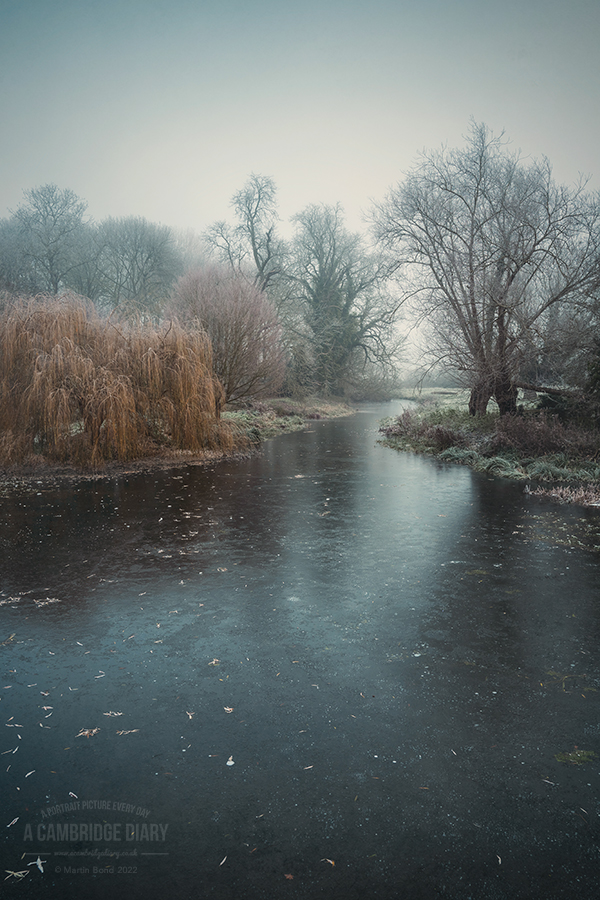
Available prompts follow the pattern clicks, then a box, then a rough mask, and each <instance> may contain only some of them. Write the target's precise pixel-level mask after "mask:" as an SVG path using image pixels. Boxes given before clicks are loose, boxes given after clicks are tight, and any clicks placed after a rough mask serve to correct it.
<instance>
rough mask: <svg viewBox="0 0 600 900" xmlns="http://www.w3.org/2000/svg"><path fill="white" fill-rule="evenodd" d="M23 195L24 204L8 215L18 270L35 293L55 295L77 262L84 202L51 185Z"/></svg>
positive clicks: (67, 279)
mask: <svg viewBox="0 0 600 900" xmlns="http://www.w3.org/2000/svg"><path fill="white" fill-rule="evenodd" d="M24 196H25V200H26V202H25V203H24V204H23V205H21V206H19V207H18V208H17V209H16V210H15V211H14V212H13V213H12V216H13V220H14V223H15V225H16V228H17V229H18V234H19V251H20V258H21V269H22V271H23V272H26V275H25V276H24V277H25V278H26V280H28V281H29V283H30V285H32V284H34V285H35V289H36V290H38V291H47V292H48V293H51V294H54V295H56V294H58V292H59V290H61V289H62V288H64V287H65V286H68V282H69V278H70V276H71V275H72V273H73V272H74V270H75V269H77V267H78V266H79V264H80V262H81V259H80V256H79V253H78V246H79V244H80V239H81V234H82V232H83V230H84V221H83V215H84V213H85V211H86V209H87V203H86V202H85V200H81V199H80V198H79V197H78V196H77V195H76V194H75V193H74V192H73V191H71V190H69V189H68V188H66V189H64V190H61V189H60V188H58V187H57V186H56V185H55V184H45V185H42V186H41V187H38V188H33V189H32V190H30V191H24Z"/></svg>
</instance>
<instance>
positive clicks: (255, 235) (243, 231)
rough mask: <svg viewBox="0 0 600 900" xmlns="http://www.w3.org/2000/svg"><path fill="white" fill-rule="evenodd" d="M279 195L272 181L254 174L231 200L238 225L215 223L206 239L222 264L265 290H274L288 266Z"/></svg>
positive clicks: (207, 233) (223, 222) (222, 222)
mask: <svg viewBox="0 0 600 900" xmlns="http://www.w3.org/2000/svg"><path fill="white" fill-rule="evenodd" d="M276 193H277V189H276V187H275V182H274V181H273V179H272V178H269V177H267V176H265V175H251V176H250V178H249V179H248V181H247V182H246V184H245V185H244V187H243V188H242V189H241V190H240V191H238V192H237V193H236V194H234V195H233V198H232V200H231V205H232V206H233V209H234V212H235V217H236V224H235V225H230V224H228V223H227V222H225V221H220V222H215V224H214V225H212V226H211V227H210V228H209V229H208V231H207V232H206V234H205V236H204V237H205V241H206V243H207V245H208V247H209V249H210V251H211V252H212V254H213V255H214V256H215V257H216V258H217V259H218V260H219V262H221V263H224V264H225V265H227V266H229V267H230V268H231V269H232V270H233V271H235V272H243V273H245V274H246V275H251V277H252V278H253V280H254V283H255V284H256V286H257V287H258V288H259V290H263V291H264V290H267V289H271V288H272V287H273V284H274V282H275V281H276V280H277V278H278V276H280V275H281V274H282V272H283V266H284V258H285V245H284V242H283V241H282V240H281V239H280V238H279V237H278V235H277V222H278V221H279V216H278V215H277V203H276Z"/></svg>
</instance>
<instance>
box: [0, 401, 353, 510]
mask: <svg viewBox="0 0 600 900" xmlns="http://www.w3.org/2000/svg"><path fill="white" fill-rule="evenodd" d="M353 413H354V410H353V409H352V408H351V407H349V406H347V405H346V404H344V403H335V402H332V401H329V400H322V399H320V398H317V397H315V398H310V399H308V400H304V401H296V400H292V399H288V398H277V399H275V400H264V401H256V402H254V403H248V404H245V405H244V406H243V407H241V406H240V407H238V408H231V409H227V410H225V411H224V412H223V419H224V420H225V421H230V422H231V423H232V425H233V426H234V428H235V429H236V431H238V432H239V434H240V437H241V443H242V445H243V446H242V448H241V449H239V448H238V449H237V450H233V451H231V452H225V451H218V450H204V451H201V452H199V453H198V452H195V453H192V452H191V451H185V450H177V451H173V450H165V451H164V452H163V453H161V454H159V455H156V456H152V457H148V458H146V459H135V460H127V461H124V462H118V461H115V462H109V463H106V464H105V465H104V466H103V467H102V468H97V469H93V470H92V469H89V470H82V469H78V468H76V467H75V466H67V465H56V464H53V463H51V462H48V461H47V460H45V459H44V458H43V457H41V456H40V457H39V459H36V461H35V463H34V464H33V465H22V466H18V465H15V466H11V467H4V468H0V494H2V493H6V492H7V491H10V490H18V489H25V490H31V489H36V490H37V489H39V486H40V485H42V486H44V487H49V486H53V485H54V486H58V485H59V484H61V483H65V482H68V483H72V482H78V481H100V480H106V479H111V478H120V477H122V476H124V475H137V474H140V473H144V472H149V473H150V472H155V471H164V470H167V469H175V468H179V467H181V466H206V465H213V464H215V463H217V462H220V461H222V460H225V459H244V458H247V457H249V456H251V455H252V454H254V453H257V452H259V450H260V445H261V443H262V442H263V441H265V440H270V439H271V438H273V437H276V436H277V435H279V434H286V433H289V432H291V431H301V430H303V429H304V428H305V427H306V426H307V425H308V424H310V422H312V421H314V420H316V419H331V418H339V417H342V416H350V415H353Z"/></svg>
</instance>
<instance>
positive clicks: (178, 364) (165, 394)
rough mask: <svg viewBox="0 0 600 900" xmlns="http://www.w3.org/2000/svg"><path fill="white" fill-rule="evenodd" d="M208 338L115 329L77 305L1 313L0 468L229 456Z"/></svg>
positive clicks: (32, 305) (23, 304)
mask: <svg viewBox="0 0 600 900" xmlns="http://www.w3.org/2000/svg"><path fill="white" fill-rule="evenodd" d="M222 400H223V389H222V387H221V385H220V384H219V382H218V381H217V379H216V378H215V376H214V374H213V371H212V357H211V347H210V341H209V340H208V338H207V336H206V334H204V333H203V332H200V331H196V332H195V333H193V334H188V333H187V332H185V331H184V330H183V329H181V328H180V327H179V326H177V325H176V324H172V325H170V326H169V327H168V328H166V329H163V330H162V331H159V330H157V329H156V328H153V327H151V326H148V325H143V326H142V325H137V326H126V327H121V326H119V327H117V326H115V325H113V324H112V323H111V321H110V320H108V319H102V318H100V317H99V316H98V314H97V313H96V312H95V310H94V309H93V307H91V306H90V305H86V303H85V302H84V301H82V300H81V299H80V298H78V297H75V296H67V297H63V298H61V299H56V298H53V297H48V296H39V297H36V298H34V299H25V300H19V301H15V302H14V303H11V304H8V305H7V306H6V307H5V309H4V310H3V311H2V313H0V433H1V434H2V440H1V441H0V462H1V463H3V464H14V463H22V462H24V461H25V460H27V459H28V458H30V457H31V455H32V454H34V453H37V454H40V453H41V454H43V455H44V456H45V457H46V458H47V459H48V460H52V461H60V462H74V463H77V464H79V465H99V464H101V463H102V462H103V461H105V460H126V459H134V458H139V457H142V456H151V455H154V454H156V453H157V452H159V451H160V450H161V449H165V448H167V449H173V450H190V451H201V450H204V449H224V450H227V449H231V448H232V447H233V443H234V439H233V435H232V432H231V430H230V428H229V427H228V426H227V425H226V424H225V423H221V422H220V421H219V419H218V410H219V408H220V405H221V403H222Z"/></svg>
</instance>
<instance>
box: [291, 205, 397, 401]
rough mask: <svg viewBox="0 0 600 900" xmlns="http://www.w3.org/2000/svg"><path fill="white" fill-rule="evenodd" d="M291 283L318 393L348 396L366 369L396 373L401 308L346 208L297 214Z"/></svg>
mask: <svg viewBox="0 0 600 900" xmlns="http://www.w3.org/2000/svg"><path fill="white" fill-rule="evenodd" d="M292 221H293V222H294V223H295V225H296V233H295V236H294V239H293V241H292V244H291V248H290V264H289V267H288V269H287V280H288V282H289V284H290V293H291V296H292V297H293V300H294V303H295V305H296V308H297V309H298V310H299V311H300V316H301V322H302V326H303V330H304V334H305V336H306V340H307V341H308V344H309V347H310V351H311V356H312V359H313V378H314V384H315V387H316V389H317V390H320V391H325V392H332V393H340V392H342V391H343V388H344V385H346V384H348V383H349V382H351V381H353V380H356V378H357V376H359V375H360V373H361V371H362V370H363V369H364V368H365V367H368V368H369V372H370V376H371V375H372V372H373V367H375V368H377V367H379V368H381V367H383V368H384V369H390V368H392V367H393V365H394V362H395V361H396V353H397V350H398V340H397V337H396V336H395V333H394V325H395V322H396V319H397V316H398V312H399V304H398V302H397V301H396V299H395V298H394V297H393V296H392V295H390V294H389V292H388V291H387V279H388V276H389V270H388V267H387V265H386V264H385V263H384V262H383V260H382V258H381V257H380V256H379V255H378V254H375V253H372V252H370V251H369V250H368V249H367V248H366V247H365V245H364V242H363V240H362V238H361V236H360V235H358V234H351V233H349V232H348V231H347V230H346V229H345V227H344V221H343V213H342V209H341V207H340V206H339V205H338V206H326V205H321V206H315V205H313V206H308V207H307V208H306V209H305V210H303V211H302V212H301V213H298V214H297V215H296V216H294V217H293V219H292Z"/></svg>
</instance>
